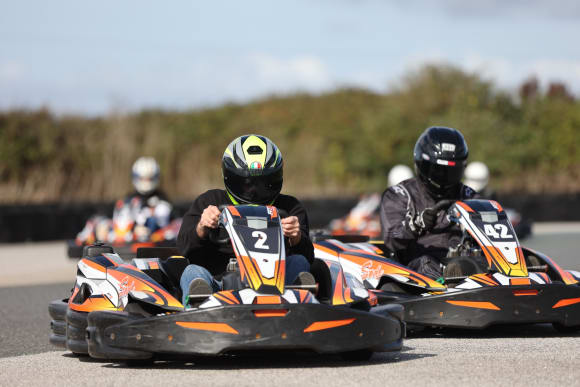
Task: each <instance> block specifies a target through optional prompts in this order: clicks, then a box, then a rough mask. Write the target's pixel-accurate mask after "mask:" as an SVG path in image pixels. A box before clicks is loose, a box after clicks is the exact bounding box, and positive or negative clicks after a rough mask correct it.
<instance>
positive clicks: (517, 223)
mask: <svg viewBox="0 0 580 387" xmlns="http://www.w3.org/2000/svg"><path fill="white" fill-rule="evenodd" d="M380 208H381V195H379V194H378V193H373V194H368V195H363V196H361V198H360V200H359V201H358V203H357V204H356V205H355V206H354V207H353V208H352V209H351V210H350V211H349V213H348V214H346V215H345V216H344V217H342V218H339V219H333V220H331V221H330V223H329V224H328V227H327V228H326V230H318V231H314V232H313V235H314V237H316V236H317V234H319V235H324V234H330V235H334V236H339V237H342V236H348V235H366V236H368V237H369V238H370V239H380V238H381V218H380ZM504 211H505V213H506V215H507V217H508V219H509V220H510V222H511V225H512V226H513V228H514V230H515V233H516V235H517V237H518V238H519V239H524V238H527V237H529V236H530V235H531V234H532V222H531V220H530V219H527V218H526V217H524V216H522V214H520V213H519V212H518V211H516V210H515V209H513V208H504Z"/></svg>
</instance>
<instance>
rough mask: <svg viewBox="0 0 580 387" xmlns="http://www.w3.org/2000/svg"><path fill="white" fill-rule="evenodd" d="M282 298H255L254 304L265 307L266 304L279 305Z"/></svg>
mask: <svg viewBox="0 0 580 387" xmlns="http://www.w3.org/2000/svg"><path fill="white" fill-rule="evenodd" d="M281 303H282V298H281V297H280V296H256V299H255V300H254V304H259V305H267V304H276V305H277V304H281Z"/></svg>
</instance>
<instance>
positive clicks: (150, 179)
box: [131, 157, 160, 195]
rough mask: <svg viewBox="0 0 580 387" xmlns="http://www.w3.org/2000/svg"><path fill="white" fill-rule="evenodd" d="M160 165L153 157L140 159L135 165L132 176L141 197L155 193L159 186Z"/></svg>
mask: <svg viewBox="0 0 580 387" xmlns="http://www.w3.org/2000/svg"><path fill="white" fill-rule="evenodd" d="M159 172H160V168H159V164H157V161H155V159H154V158H153V157H139V158H138V159H137V161H135V163H134V164H133V168H132V170H131V176H132V180H133V185H134V186H135V189H136V190H137V192H139V193H140V194H141V195H147V194H150V193H151V192H153V191H155V189H156V188H157V186H158V185H159Z"/></svg>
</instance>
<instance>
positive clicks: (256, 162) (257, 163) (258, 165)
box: [250, 161, 262, 169]
mask: <svg viewBox="0 0 580 387" xmlns="http://www.w3.org/2000/svg"><path fill="white" fill-rule="evenodd" d="M250 169H262V164H260V163H259V162H258V161H254V162H253V163H252V164H250Z"/></svg>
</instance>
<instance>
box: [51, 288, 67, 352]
mask: <svg viewBox="0 0 580 387" xmlns="http://www.w3.org/2000/svg"><path fill="white" fill-rule="evenodd" d="M67 301H68V300H67V299H64V300H54V301H52V302H51V303H50V304H48V313H49V314H50V317H51V320H50V336H49V341H50V343H51V344H52V345H55V346H57V347H60V348H63V349H66V310H67V309H68V304H67Z"/></svg>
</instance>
